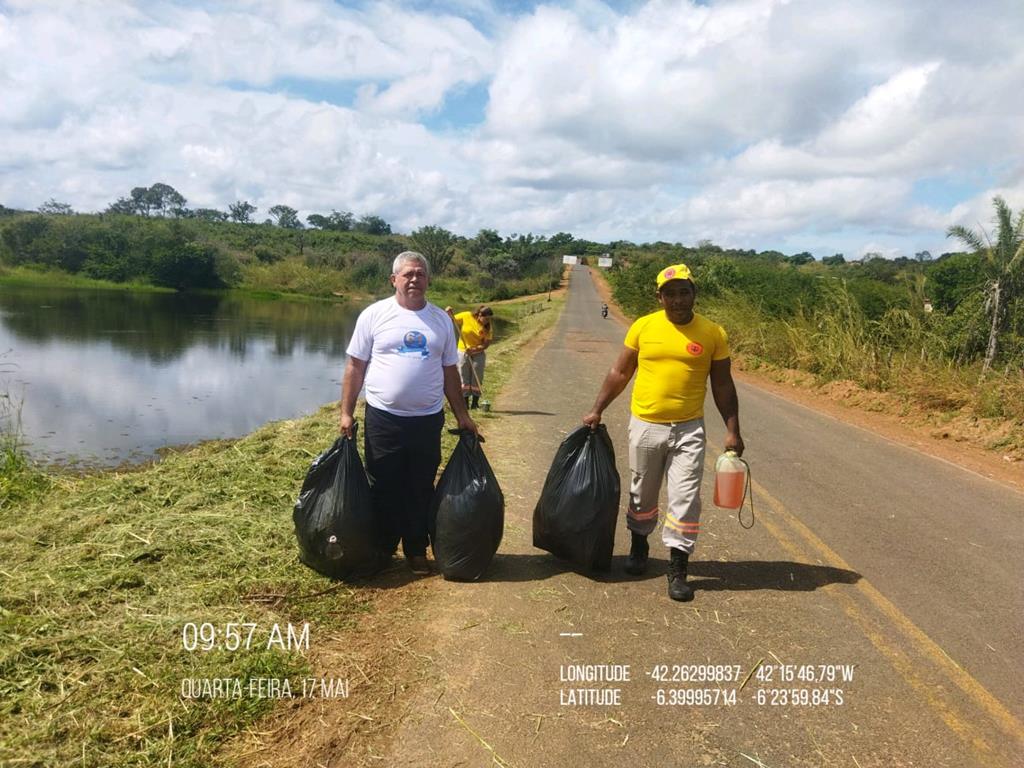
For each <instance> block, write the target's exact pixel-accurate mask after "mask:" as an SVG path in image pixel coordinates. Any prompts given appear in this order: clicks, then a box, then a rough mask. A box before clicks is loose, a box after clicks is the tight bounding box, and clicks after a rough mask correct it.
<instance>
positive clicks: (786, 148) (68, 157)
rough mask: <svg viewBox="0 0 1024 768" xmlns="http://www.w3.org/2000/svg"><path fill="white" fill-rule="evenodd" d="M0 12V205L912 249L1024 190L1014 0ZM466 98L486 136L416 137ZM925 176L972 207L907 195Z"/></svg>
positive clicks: (61, 7) (470, 129) (48, 6)
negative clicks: (221, 211)
mask: <svg viewBox="0 0 1024 768" xmlns="http://www.w3.org/2000/svg"><path fill="white" fill-rule="evenodd" d="M3 8H4V9H5V10H0V104H2V105H3V108H2V109H0V202H2V203H3V204H5V205H11V206H19V207H29V208H31V207H35V206H37V205H38V204H39V203H41V202H42V201H43V200H46V199H48V198H50V197H57V198H58V199H63V200H66V201H68V202H71V203H72V204H73V205H74V206H75V207H76V208H79V209H85V210H95V209H101V208H103V207H105V206H106V205H107V204H108V203H110V202H111V201H113V200H114V199H115V198H116V197H118V196H120V195H124V194H127V193H128V191H129V190H130V189H131V188H132V187H133V186H137V185H140V184H151V183H153V182H155V181H165V182H167V183H170V184H172V185H173V186H175V187H176V188H178V189H179V190H180V191H181V192H182V193H183V194H185V195H186V197H188V198H189V202H190V204H192V205H194V206H211V207H213V206H216V207H221V208H224V207H226V205H227V204H228V203H230V202H232V201H233V200H235V199H239V198H247V199H250V200H252V201H253V202H255V203H256V204H257V205H259V206H260V208H261V209H262V211H261V214H262V213H265V211H266V208H268V207H269V206H271V205H273V204H275V203H280V202H284V203H287V204H289V205H292V206H293V207H296V208H298V209H300V211H301V212H302V213H303V214H306V213H310V212H313V211H326V210H329V209H331V208H339V209H345V210H352V211H354V212H356V213H377V214H380V215H383V216H384V217H385V218H386V219H388V220H389V221H390V222H391V223H392V226H393V227H395V228H396V229H398V230H400V231H408V230H409V229H412V228H415V227H417V226H420V225H423V224H441V225H443V226H447V227H449V228H452V229H455V230H456V231H459V232H462V233H466V234H472V233H473V232H475V231H476V230H477V229H479V228H480V227H484V226H487V227H493V228H497V229H499V230H501V231H503V232H509V231H519V232H525V231H535V232H554V231H559V230H562V231H571V232H573V233H575V234H577V235H579V236H583V237H595V238H597V237H600V238H605V239H620V238H626V239H634V240H643V239H665V240H670V241H682V242H692V241H695V240H696V239H699V238H703V237H708V238H711V239H713V240H715V241H718V242H723V243H727V242H730V241H731V242H736V243H738V242H739V241H742V243H743V244H745V245H748V246H750V247H761V248H771V247H780V245H779V244H783V243H785V244H793V245H794V247H795V248H796V249H797V250H803V246H800V243H801V242H813V243H824V242H828V243H831V242H833V241H841V240H844V238H854V237H856V238H859V240H858V243H859V245H857V246H856V248H855V247H853V245H852V244H851V243H852V241H851V240H846V241H844V242H845V243H847V245H846V247H849V248H850V252H851V253H853V252H855V250H857V249H859V248H860V247H861V246H863V245H864V244H866V243H867V242H868V241H872V242H873V243H874V244H875V245H877V246H878V248H877V249H878V250H883V251H886V252H888V250H889V249H893V248H899V249H903V250H904V251H908V252H912V251H913V250H915V249H920V246H921V245H924V246H925V247H927V246H929V245H930V246H932V249H933V250H934V246H935V244H936V243H937V242H941V238H942V237H943V235H944V229H945V227H946V226H948V224H949V223H953V222H958V221H968V220H969V219H970V218H971V217H978V216H981V217H982V219H981V220H983V221H985V220H987V218H990V214H989V213H988V210H989V209H990V207H991V202H990V200H991V197H992V195H993V194H994V193H995V192H996V191H997V190H1001V189H1005V190H1008V192H1007V199H1008V200H1010V201H1011V205H1014V203H1013V201H1012V199H1011V198H1012V195H1011V194H1010V193H1012V192H1014V190H1019V189H1020V187H1021V171H1020V168H1016V169H1015V168H1013V167H1012V163H1013V162H1015V161H1014V160H1013V159H1014V158H1017V157H1019V147H1020V146H1022V145H1024V106H1022V102H1021V100H1020V98H1019V87H1020V83H1021V82H1024V51H1022V50H1021V49H1020V45H1019V41H1020V39H1021V37H1022V33H1024V18H1022V17H1021V15H1020V14H1019V7H1017V5H1016V3H1014V2H1011V1H1010V0H983V1H982V2H979V3H975V4H974V6H972V10H971V12H970V13H969V14H964V13H963V12H962V10H961V8H960V5H959V4H958V3H955V2H953V1H952V0H935V2H929V1H926V0H907V2H904V3H900V4H891V3H888V2H883V0H864V2H861V3H857V4H849V3H845V2H841V1H840V0H722V1H720V2H712V3H710V4H708V5H697V4H696V3H689V2H682V3H680V2H675V1H672V2H670V1H669V0H651V2H648V3H644V4H636V5H634V6H630V10H628V11H622V12H620V11H616V10H615V9H613V8H612V7H610V6H609V5H606V4H603V3H600V2H597V1H596V0H579V1H578V2H567V3H564V4H560V5H556V4H550V5H539V6H536V7H534V8H532V9H527V10H525V11H522V12H519V13H516V14H513V13H511V12H510V11H508V10H507V9H503V8H501V7H499V5H498V4H491V3H488V2H486V0H449V1H448V2H446V3H444V4H443V5H442V6H436V7H434V8H433V9H431V8H427V7H425V6H423V5H422V4H420V3H416V4H411V5H404V4H402V3H396V2H371V3H368V4H365V5H360V6H346V5H343V4H339V3H335V2H330V1H329V0H295V1H294V2H288V3H280V2H272V1H271V0H238V1H237V2H233V3H232V2H228V3H222V4H216V5H215V4H209V5H207V4H203V3H197V2H190V3H173V2H168V1H167V0H162V1H160V2H146V3H142V2H129V1H128V0H119V1H117V2H99V0H95V1H94V2H86V3H81V4H76V5H75V6H74V12H73V13H71V12H69V10H68V6H67V5H66V4H65V3H60V2H52V3H46V2H28V1H27V0H20V1H19V2H13V3H12V2H8V3H6V4H5V5H4V6H3ZM1015 11H1017V12H1015ZM478 84H486V85H487V86H488V87H489V100H488V103H487V104H486V119H485V122H484V124H483V125H480V126H473V125H470V126H465V127H463V128H461V129H460V128H458V127H456V128H454V129H446V130H444V131H439V130H432V129H430V128H429V127H428V126H429V125H430V124H431V123H430V120H429V118H430V117H432V116H435V115H437V114H438V113H439V112H440V113H442V114H443V110H445V109H446V108H447V107H446V104H448V103H449V102H450V101H451V100H452V99H453V98H455V96H456V94H457V93H460V92H464V91H465V89H466V88H467V87H470V86H474V85H478ZM325 100H328V101H332V102H334V103H324V101H325ZM456 100H457V99H456ZM1016 162H1018V163H1019V160H1018V161H1016ZM924 179H927V180H932V181H934V182H935V183H937V184H940V185H941V184H943V183H945V184H946V186H947V187H948V188H949V189H958V188H963V189H966V190H968V191H967V192H964V193H963V197H967V198H968V199H959V200H952V201H947V200H942V201H941V202H939V203H936V202H935V201H934V200H929V199H924V198H920V197H918V196H917V194H918V193H917V184H916V183H917V182H918V181H920V180H924ZM936 180H937V181H936ZM1017 205H1018V206H1019V204H1017ZM855 233H856V234H855ZM872 233H873V234H872ZM822 247H825V246H824V245H823V246H822Z"/></svg>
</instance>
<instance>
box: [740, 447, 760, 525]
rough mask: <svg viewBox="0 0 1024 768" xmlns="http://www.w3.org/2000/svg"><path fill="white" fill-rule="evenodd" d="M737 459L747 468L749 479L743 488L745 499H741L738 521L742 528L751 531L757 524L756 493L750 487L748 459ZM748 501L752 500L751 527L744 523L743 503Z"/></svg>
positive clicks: (748, 478) (748, 477)
mask: <svg viewBox="0 0 1024 768" xmlns="http://www.w3.org/2000/svg"><path fill="white" fill-rule="evenodd" d="M736 459H738V460H739V461H742V462H743V466H745V467H746V468H747V479H746V483H745V484H744V486H743V498H742V499H740V508H739V509H737V510H736V519H737V520H739V522H740V528H744V529H746V530H748V531H749V530H750V529H751V528H753V527H754V523H755V522H756V519H755V517H754V492H753V490H752V489H751V487H750V478H751V475H750V465H749V464H748V463H747V460H746V459H744V458H742V457H740V456H737V457H736ZM747 499H750V525H746V524H744V522H743V502H744V501H746V500H747Z"/></svg>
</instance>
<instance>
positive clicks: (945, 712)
mask: <svg viewBox="0 0 1024 768" xmlns="http://www.w3.org/2000/svg"><path fill="white" fill-rule="evenodd" d="M751 485H752V487H753V488H754V489H755V490H756V491H757V494H758V496H760V497H762V498H763V499H764V500H766V501H767V502H768V504H769V506H771V508H772V509H773V510H774V511H775V512H776V513H777V514H778V515H779V516H780V518H781V519H783V520H784V521H785V522H786V523H787V524H788V525H789V527H790V528H792V529H793V531H795V532H796V534H797V535H798V536H799V537H800V538H801V539H803V541H804V542H805V543H806V544H807V545H809V546H810V547H811V548H812V550H815V551H816V553H817V555H818V556H820V558H821V559H822V560H823V561H824V562H826V563H827V564H828V565H830V566H833V567H836V568H843V569H845V570H848V571H853V570H854V569H853V568H851V567H850V565H849V563H847V562H846V561H845V560H843V558H842V557H840V555H839V554H838V553H837V552H835V551H834V550H833V549H832V548H831V547H829V546H828V545H827V544H826V543H825V542H824V541H822V540H821V539H820V538H819V537H818V536H817V535H816V534H815V533H814V532H813V531H812V530H811V529H810V528H808V527H807V526H806V525H804V524H803V523H802V522H801V521H800V520H798V519H797V518H796V517H795V516H794V515H793V514H791V513H790V512H788V511H787V510H786V508H785V507H784V506H783V505H782V503H781V502H779V501H778V500H777V499H776V498H774V497H773V496H772V495H771V494H770V493H768V491H766V490H765V489H764V487H763V486H761V484H760V483H756V482H752V483H751ZM760 519H761V522H762V523H764V525H765V527H766V528H768V530H769V532H770V533H771V534H772V536H774V537H775V538H776V539H777V540H778V541H779V543H780V544H781V545H782V546H783V547H784V548H786V549H787V550H788V551H789V552H790V553H791V554H793V555H794V556H795V557H798V558H807V553H806V552H803V551H801V550H800V548H799V547H798V546H796V545H795V544H794V543H793V541H792V540H791V539H790V538H789V537H788V536H787V535H786V534H785V533H784V532H783V531H782V530H780V529H779V528H778V526H776V525H774V524H773V523H772V522H771V521H770V519H766V516H761V518H760ZM854 587H855V588H856V589H857V590H858V591H859V592H860V593H861V594H862V595H863V596H864V597H866V598H867V599H868V600H869V601H870V602H871V603H872V604H873V605H874V606H875V607H876V608H877V609H878V610H879V611H881V612H882V614H883V615H884V616H885V617H886V618H888V619H889V621H890V622H891V623H892V624H893V625H894V626H895V627H896V629H897V630H899V631H900V632H901V633H902V634H903V635H904V636H906V637H907V638H908V639H910V640H911V641H912V643H913V645H914V646H915V648H916V649H917V651H918V652H919V653H921V654H922V655H923V656H925V657H926V658H927V659H928V660H930V661H931V662H932V663H933V664H935V666H937V667H938V668H939V669H941V670H942V671H943V672H944V673H945V674H946V676H947V677H948V678H949V679H950V680H951V681H952V682H953V683H954V684H955V685H956V686H957V687H958V688H960V690H961V691H963V692H964V693H965V694H966V695H967V696H968V698H969V699H970V700H971V701H972V702H973V703H974V704H975V705H976V706H978V707H979V708H980V709H982V710H983V711H984V712H985V713H987V714H988V715H989V716H990V717H991V718H992V719H993V720H994V721H995V723H996V724H997V725H998V726H999V727H1000V729H1001V730H1002V731H1003V732H1004V733H1005V734H1006V735H1008V736H1010V737H1011V738H1013V739H1015V740H1017V741H1019V742H1021V743H1024V725H1022V724H1021V723H1020V721H1019V720H1017V718H1016V717H1014V716H1013V715H1012V714H1011V713H1010V712H1009V711H1008V710H1007V709H1006V708H1005V707H1004V706H1003V705H1002V703H1001V702H1000V701H999V700H998V699H996V698H995V697H994V696H993V695H992V694H991V693H989V692H988V690H986V689H985V687H984V686H982V685H981V683H979V682H978V681H977V680H975V679H974V678H973V677H972V676H971V675H970V674H969V673H968V672H967V671H966V670H964V669H963V667H961V666H960V665H958V664H957V663H956V662H954V661H953V660H952V659H951V658H950V657H949V655H948V654H947V653H946V652H945V651H943V650H942V648H941V647H940V646H939V645H938V644H937V643H936V642H935V641H934V640H932V639H931V638H930V637H928V635H926V634H925V633H924V632H923V631H922V630H921V629H920V628H919V627H918V626H917V625H916V624H914V623H913V622H912V621H911V620H910V619H909V618H907V616H906V615H904V614H903V613H902V612H901V611H900V610H899V608H897V607H896V606H895V605H893V604H892V602H891V601H890V600H889V599H888V598H886V597H885V596H884V595H883V594H882V593H881V592H879V591H878V589H876V588H875V587H874V586H873V585H872V584H871V583H870V582H869V581H868V580H867V579H866V578H864V577H863V576H862V577H861V578H860V579H859V580H858V581H857V582H856V584H854ZM829 594H831V595H832V596H833V597H836V598H837V599H839V600H840V602H842V603H843V608H844V611H846V613H847V614H848V615H850V616H851V618H853V619H854V620H855V621H857V623H858V624H860V625H861V627H862V629H864V631H865V634H866V635H867V637H868V639H869V640H871V642H872V644H873V645H875V647H876V648H878V649H879V650H880V651H881V652H882V653H883V654H884V655H885V656H886V657H887V658H889V659H890V661H892V662H893V665H894V667H895V668H896V669H897V671H898V672H899V673H900V674H901V675H902V676H903V678H904V679H905V680H906V681H907V682H908V683H909V684H910V685H911V686H912V687H913V688H914V689H915V690H917V691H918V692H919V693H922V694H924V696H925V698H926V699H927V701H928V704H929V706H931V707H932V708H933V709H935V710H936V711H937V713H938V714H939V716H940V717H941V718H942V720H943V721H944V722H945V723H946V724H947V725H948V726H949V727H950V728H951V729H952V730H953V731H954V732H955V733H956V734H957V735H958V736H960V737H961V738H962V739H964V740H965V741H966V742H967V743H968V744H970V745H971V746H972V747H973V748H975V749H976V750H980V751H983V752H988V751H989V750H990V749H991V748H990V747H989V746H988V744H987V742H986V741H985V740H984V739H983V738H982V737H981V736H980V735H978V734H977V733H975V732H974V728H973V726H971V725H970V724H969V723H966V722H964V721H963V720H962V719H961V718H959V717H957V716H956V714H955V713H954V712H953V710H952V709H951V708H950V707H949V706H948V705H947V704H946V703H945V702H942V701H940V700H938V699H937V698H936V697H935V695H934V693H933V692H932V690H930V689H929V687H928V684H927V683H926V682H925V681H924V680H922V679H921V678H920V677H919V676H918V675H917V674H915V673H914V671H913V664H912V663H911V662H910V660H909V659H907V658H906V656H905V654H903V652H902V651H901V650H899V649H898V648H896V647H895V646H893V645H892V644H891V643H889V642H888V641H886V640H885V639H884V637H883V636H882V635H881V634H879V633H877V632H875V631H874V630H872V629H871V627H870V622H869V619H868V618H867V616H865V615H864V614H863V612H862V611H861V610H860V608H858V607H857V605H856V603H854V602H853V601H852V600H850V598H849V597H848V594H847V592H846V590H829Z"/></svg>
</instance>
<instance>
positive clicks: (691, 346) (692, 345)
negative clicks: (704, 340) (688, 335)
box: [686, 341, 704, 355]
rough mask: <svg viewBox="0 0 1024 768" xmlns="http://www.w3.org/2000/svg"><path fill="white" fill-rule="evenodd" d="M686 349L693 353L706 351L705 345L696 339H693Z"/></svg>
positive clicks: (697, 353)
mask: <svg viewBox="0 0 1024 768" xmlns="http://www.w3.org/2000/svg"><path fill="white" fill-rule="evenodd" d="M686 351H687V352H689V353H690V354H691V355H699V354H700V353H701V352H703V351H704V347H702V346H701V345H700V344H698V343H697V342H696V341H691V342H690V343H689V344H687V345H686Z"/></svg>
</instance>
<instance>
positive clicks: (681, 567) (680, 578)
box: [668, 547, 693, 603]
mask: <svg viewBox="0 0 1024 768" xmlns="http://www.w3.org/2000/svg"><path fill="white" fill-rule="evenodd" d="M669 555H670V559H669V561H668V596H669V597H671V598H672V599H673V600H680V601H682V602H684V603H685V602H687V601H688V600H693V589H692V588H691V587H690V585H689V584H687V583H686V565H687V563H688V561H689V559H690V556H689V555H688V554H687V553H686V552H684V551H683V550H681V549H676V548H675V547H672V549H670V550H669Z"/></svg>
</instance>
